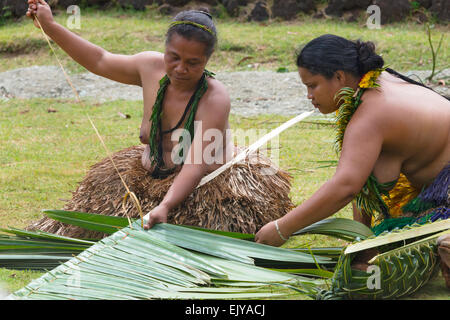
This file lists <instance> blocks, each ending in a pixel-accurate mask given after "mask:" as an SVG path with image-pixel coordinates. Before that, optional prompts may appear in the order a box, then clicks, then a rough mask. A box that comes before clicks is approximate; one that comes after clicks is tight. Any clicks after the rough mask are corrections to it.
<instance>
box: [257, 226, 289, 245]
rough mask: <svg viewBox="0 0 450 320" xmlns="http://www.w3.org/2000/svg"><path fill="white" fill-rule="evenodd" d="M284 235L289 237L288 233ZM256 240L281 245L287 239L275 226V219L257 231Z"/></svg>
mask: <svg viewBox="0 0 450 320" xmlns="http://www.w3.org/2000/svg"><path fill="white" fill-rule="evenodd" d="M280 231H281V230H280ZM283 237H285V238H286V239H287V235H284V234H283ZM255 242H258V243H262V244H267V245H270V246H275V247H279V246H281V245H282V244H283V243H285V242H286V241H285V240H283V239H281V237H280V235H279V234H278V231H277V228H276V226H275V221H272V222H269V223H268V224H266V225H265V226H264V227H262V228H261V229H260V230H259V231H258V232H257V233H256V235H255Z"/></svg>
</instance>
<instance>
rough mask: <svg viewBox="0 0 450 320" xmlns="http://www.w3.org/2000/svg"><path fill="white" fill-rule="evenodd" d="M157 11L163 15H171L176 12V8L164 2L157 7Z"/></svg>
mask: <svg viewBox="0 0 450 320" xmlns="http://www.w3.org/2000/svg"><path fill="white" fill-rule="evenodd" d="M158 11H159V13H161V14H162V15H165V16H171V15H173V14H174V13H175V12H176V9H175V8H174V7H172V6H171V5H170V4H167V3H164V4H163V5H162V6H160V7H159V8H158Z"/></svg>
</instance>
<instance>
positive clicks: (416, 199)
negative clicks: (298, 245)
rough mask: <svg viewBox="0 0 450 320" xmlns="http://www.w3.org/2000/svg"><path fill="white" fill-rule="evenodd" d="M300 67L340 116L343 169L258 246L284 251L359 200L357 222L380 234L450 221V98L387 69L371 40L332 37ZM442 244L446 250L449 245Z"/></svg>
mask: <svg viewBox="0 0 450 320" xmlns="http://www.w3.org/2000/svg"><path fill="white" fill-rule="evenodd" d="M297 66H298V70H299V74H300V77H301V79H302V82H303V83H304V84H305V85H306V86H307V89H308V98H309V99H311V101H312V103H313V105H314V106H315V107H316V108H318V109H319V111H320V112H321V113H324V114H328V113H332V112H337V123H336V127H337V134H336V148H337V151H338V152H340V158H339V163H338V166H337V169H336V173H335V174H334V176H333V177H332V178H331V179H330V180H329V181H327V182H326V183H325V184H324V185H323V186H322V187H321V188H320V189H319V190H318V191H317V192H315V193H314V194H313V196H312V197H311V198H310V199H308V200H307V201H305V202H304V203H302V204H301V205H299V206H298V207H296V208H295V209H293V210H292V211H290V212H289V213H288V214H286V215H285V216H284V217H282V218H280V219H278V220H276V221H272V222H270V223H268V224H267V225H265V226H264V227H263V228H262V229H261V230H260V231H259V232H258V233H257V234H256V240H257V241H258V242H260V243H265V244H270V245H274V246H280V245H282V244H283V243H284V242H285V240H286V239H287V238H289V236H290V235H291V234H292V233H294V232H295V231H297V230H300V229H302V228H304V227H306V226H308V225H310V224H312V223H315V222H317V221H319V220H322V219H325V218H328V217H330V216H331V215H333V214H334V213H336V212H338V211H339V210H340V209H342V208H343V207H345V206H346V205H347V204H348V203H350V202H351V201H353V200H355V201H354V202H353V208H354V219H355V220H358V221H360V222H362V223H364V224H365V225H367V226H371V227H372V230H373V231H374V233H375V234H379V233H381V232H383V231H385V230H392V229H393V228H395V227H402V226H404V225H406V224H410V223H414V222H419V223H420V222H424V221H427V220H432V221H435V220H437V219H447V218H449V198H450V196H449V183H450V102H449V100H448V98H447V99H446V98H444V97H442V96H441V95H439V94H437V93H436V92H434V91H433V90H430V89H429V88H427V87H425V86H424V85H422V84H420V83H417V82H415V81H413V80H411V79H409V78H407V77H404V76H402V75H400V74H398V73H397V72H396V71H394V70H392V69H389V68H386V67H384V61H383V59H382V58H381V56H379V55H377V54H376V53H375V46H374V45H373V43H371V42H360V41H355V42H354V41H349V40H346V39H344V38H341V37H338V36H334V35H324V36H321V37H319V38H316V39H314V40H312V41H311V42H310V43H308V44H307V45H306V46H305V47H304V48H303V50H302V51H301V52H300V53H299V55H298V57H297ZM440 243H441V247H442V248H441V249H442V250H441V251H442V252H444V251H445V250H444V249H445V248H444V247H445V246H449V241H448V239H447V241H444V239H441V241H440ZM447 252H448V251H447ZM372 254H373V253H372ZM444 256H445V255H442V259H443V260H444V261H445V257H444ZM448 256H449V255H448V254H447V255H446V257H447V258H446V259H447V260H449V258H448ZM364 260H365V259H363V261H364ZM446 263H447V265H449V264H450V261H446ZM447 271H448V268H447ZM443 273H444V276H445V274H446V273H445V271H444V272H443Z"/></svg>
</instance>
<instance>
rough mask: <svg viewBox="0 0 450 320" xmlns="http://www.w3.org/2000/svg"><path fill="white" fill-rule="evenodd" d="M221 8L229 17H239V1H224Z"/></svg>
mask: <svg viewBox="0 0 450 320" xmlns="http://www.w3.org/2000/svg"><path fill="white" fill-rule="evenodd" d="M223 6H224V7H225V9H226V10H227V12H228V14H229V15H230V16H231V17H237V16H238V15H239V1H238V0H224V1H223Z"/></svg>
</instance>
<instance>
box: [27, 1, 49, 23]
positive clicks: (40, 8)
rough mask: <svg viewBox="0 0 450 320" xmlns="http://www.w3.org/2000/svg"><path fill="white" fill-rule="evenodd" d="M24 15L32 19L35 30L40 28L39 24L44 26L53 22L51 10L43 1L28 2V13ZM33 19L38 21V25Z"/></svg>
mask: <svg viewBox="0 0 450 320" xmlns="http://www.w3.org/2000/svg"><path fill="white" fill-rule="evenodd" d="M26 15H27V17H28V18H30V19H33V22H34V25H35V26H36V28H40V27H39V23H40V24H41V25H43V26H44V25H47V24H49V23H52V22H53V21H54V20H53V14H52V10H51V9H50V6H49V5H48V4H47V2H45V1H44V0H28V11H27V13H26ZM35 17H37V18H38V19H39V23H38V22H37V21H36V19H35Z"/></svg>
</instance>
